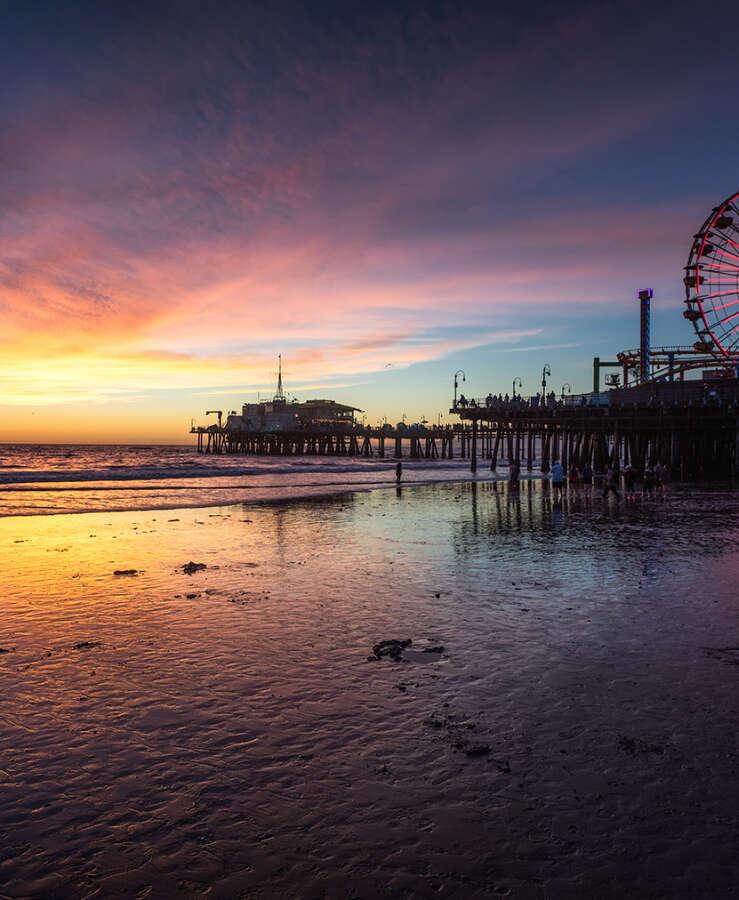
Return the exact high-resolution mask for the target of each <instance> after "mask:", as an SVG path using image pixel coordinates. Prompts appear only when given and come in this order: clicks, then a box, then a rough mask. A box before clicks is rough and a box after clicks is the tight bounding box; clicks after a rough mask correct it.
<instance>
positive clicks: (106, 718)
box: [0, 483, 739, 898]
mask: <svg viewBox="0 0 739 900" xmlns="http://www.w3.org/2000/svg"><path fill="white" fill-rule="evenodd" d="M191 561H192V562H195V563H198V564H204V565H205V568H198V569H196V570H195V571H191V572H188V573H186V572H184V571H183V565H185V564H187V563H188V562H191ZM131 570H135V574H133V573H132V572H131ZM0 571H2V587H3V591H2V608H3V616H2V620H1V623H0V648H2V650H3V651H5V652H0V838H1V839H2V840H1V841H0V885H2V887H1V888H0V895H2V896H4V897H13V898H18V897H28V896H33V897H47V898H53V897H88V896H89V897H92V896H125V897H143V896H147V895H148V896H151V897H169V896H182V897H188V896H189V897H199V896H204V895H206V894H207V896H209V897H242V896H243V897H326V898H334V897H336V898H342V897H380V896H383V897H384V896H391V897H500V896H511V897H541V898H545V897H580V896H582V897H593V896H597V897H623V896H634V897H662V896H664V897H719V896H720V897H729V896H736V895H737V884H738V881H737V879H738V878H739V854H738V853H737V849H738V848H737V834H738V833H739V829H738V828H737V826H738V825H739V822H738V818H739V814H738V812H737V803H736V784H737V774H738V773H737V763H738V761H739V747H738V746H737V737H736V735H737V724H736V723H737V721H738V720H739V718H738V715H737V714H738V713H739V603H737V599H736V598H737V589H736V584H737V579H738V578H739V494H737V493H730V492H728V491H719V490H716V491H703V490H697V489H691V490H687V489H685V490H681V489H674V490H673V491H672V493H671V495H670V497H669V499H668V500H667V502H665V503H651V504H650V503H639V504H634V505H631V506H626V505H625V504H623V503H622V504H621V505H620V506H619V505H617V504H616V503H615V501H614V500H610V501H609V502H608V503H604V502H603V501H602V500H601V499H600V498H599V497H598V498H594V499H593V501H592V503H590V504H587V503H585V501H584V500H583V499H582V497H579V498H578V499H574V500H567V501H565V503H564V504H562V505H560V506H557V505H553V504H552V502H551V498H550V497H549V494H548V493H547V491H546V490H545V489H543V488H542V486H541V485H540V484H533V485H531V486H530V487H529V486H528V485H527V486H526V487H525V488H524V489H523V490H522V492H521V494H520V496H519V497H515V498H514V497H510V496H509V495H508V494H507V492H506V490H505V488H504V487H503V486H502V485H495V484H491V483H486V484H478V485H471V484H464V485H430V486H419V487H411V488H404V489H403V490H402V491H401V493H400V494H399V495H398V494H396V492H395V490H389V491H388V490H378V491H373V492H370V493H360V494H347V495H342V496H338V497H324V498H319V499H313V500H303V501H293V502H290V503H285V504H270V505H258V504H257V505H249V506H229V507H221V508H215V509H214V508H209V509H197V510H177V511H176V512H174V513H172V514H168V513H166V512H165V513H162V512H161V511H157V512H136V513H129V512H125V513H111V512H107V513H97V514H79V515H75V516H48V517H47V516H34V517H28V518H6V519H2V520H0ZM116 571H117V572H120V573H128V574H118V575H116V574H114V572H116ZM408 639H410V640H411V641H412V644H410V645H407V646H405V647H398V648H397V649H396V650H395V652H392V653H386V652H385V650H386V649H387V645H386V647H385V648H383V647H379V649H378V650H377V652H374V650H373V648H378V645H380V643H381V642H382V641H387V640H398V641H405V640H408ZM442 648H443V649H442ZM426 651H428V652H426Z"/></svg>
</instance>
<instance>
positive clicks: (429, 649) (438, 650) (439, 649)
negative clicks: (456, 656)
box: [421, 645, 444, 653]
mask: <svg viewBox="0 0 739 900" xmlns="http://www.w3.org/2000/svg"><path fill="white" fill-rule="evenodd" d="M443 652H444V648H443V647H442V646H441V645H439V646H437V647H424V648H423V650H422V651H421V653H443Z"/></svg>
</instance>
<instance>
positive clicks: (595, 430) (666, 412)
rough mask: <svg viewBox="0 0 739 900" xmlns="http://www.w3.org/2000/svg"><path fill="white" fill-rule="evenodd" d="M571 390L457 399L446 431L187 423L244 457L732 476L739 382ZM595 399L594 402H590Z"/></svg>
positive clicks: (200, 438) (202, 443)
mask: <svg viewBox="0 0 739 900" xmlns="http://www.w3.org/2000/svg"><path fill="white" fill-rule="evenodd" d="M603 397H604V395H590V396H589V395H582V396H581V397H568V398H567V401H568V402H566V403H564V402H557V403H555V404H552V405H549V406H533V405H532V403H531V401H529V400H526V399H523V398H517V399H516V400H511V401H508V402H507V403H502V404H499V403H495V404H489V402H486V400H484V399H481V400H471V401H464V405H461V404H460V403H457V405H456V406H453V407H452V408H451V409H450V413H452V414H454V415H457V416H458V417H459V420H460V421H459V422H458V423H457V424H455V425H453V426H447V427H445V428H440V427H432V428H408V427H405V428H390V427H388V426H385V427H383V428H369V427H361V426H356V425H355V426H351V425H345V426H334V427H331V428H320V427H305V428H296V429H293V430H274V431H262V430H252V429H233V428H228V427H226V426H221V425H215V424H213V425H210V426H197V427H196V426H193V428H192V429H191V433H193V434H196V435H197V449H198V452H199V453H227V454H245V455H251V456H338V457H347V456H354V457H367V458H369V457H376V458H380V459H384V458H392V459H403V458H408V459H449V460H451V459H454V458H457V459H465V460H469V464H470V468H471V470H472V471H473V472H475V471H477V469H478V467H479V466H481V465H483V464H484V465H486V466H487V467H489V468H490V469H491V470H492V471H495V470H496V468H497V466H498V464H499V463H503V462H506V461H511V460H515V461H516V462H517V463H518V465H519V466H520V467H521V469H522V471H528V472H533V471H538V472H541V473H544V474H545V473H547V472H548V471H549V469H550V467H551V465H552V463H553V462H554V460H556V459H559V460H560V461H561V463H562V465H563V466H564V467H565V469H567V468H568V467H569V466H570V465H573V464H574V465H576V466H578V468H582V466H584V465H585V463H586V462H590V463H591V465H592V466H593V468H594V469H595V471H596V472H602V471H604V470H605V469H606V468H607V467H608V466H609V465H611V466H624V465H627V464H631V465H632V466H634V467H635V468H636V469H638V470H641V469H643V468H644V467H645V466H646V465H647V464H650V463H651V464H655V463H656V462H658V461H661V462H663V463H667V464H669V466H670V468H671V469H672V471H673V473H674V475H675V477H676V478H680V479H686V480H690V479H692V478H697V477H702V476H704V475H707V476H721V477H730V476H731V475H734V474H736V473H737V467H738V461H739V427H738V424H739V381H737V380H736V379H733V380H725V379H724V380H721V381H717V382H716V383H713V382H674V383H668V384H659V385H655V384H651V385H644V386H640V387H635V388H628V389H622V390H614V391H609V392H608V393H607V394H606V395H605V398H606V399H605V401H604V400H603ZM594 398H597V401H598V402H593V399H594Z"/></svg>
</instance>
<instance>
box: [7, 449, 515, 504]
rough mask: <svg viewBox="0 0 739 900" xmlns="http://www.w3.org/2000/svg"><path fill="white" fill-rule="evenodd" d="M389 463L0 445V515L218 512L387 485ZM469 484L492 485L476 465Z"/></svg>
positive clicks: (437, 472) (408, 467) (437, 471)
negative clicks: (473, 479)
mask: <svg viewBox="0 0 739 900" xmlns="http://www.w3.org/2000/svg"><path fill="white" fill-rule="evenodd" d="M395 464H396V461H395V460H394V459H392V458H390V457H387V458H385V459H379V458H377V457H376V456H375V457H370V458H358V457H345V458H337V457H325V456H324V457H309V456H300V457H264V456H262V457H249V456H225V455H223V456H220V455H211V454H198V453H197V452H196V450H195V447H194V446H192V445H172V446H138V445H134V444H120V445H101V444H97V445H95V444H86V445H82V444H5V445H0V516H18V515H53V514H59V513H81V512H106V511H113V510H136V509H177V508H181V507H195V506H197V507H200V506H221V505H224V504H229V503H241V502H249V501H265V500H287V499H292V498H300V497H309V496H315V495H318V494H326V493H333V492H335V491H342V490H348V489H350V490H353V491H361V490H369V489H372V488H377V487H378V486H382V485H383V484H386V485H388V486H391V485H394V484H395ZM505 471H506V470H505V467H503V472H505ZM469 477H470V472H469V461H468V460H463V459H459V458H457V459H454V460H438V459H437V460H424V459H419V460H410V459H407V458H406V459H404V460H403V482H404V483H413V484H428V483H434V482H449V481H460V480H467V479H468V478H469ZM476 477H477V480H490V479H491V478H494V477H496V476H495V473H491V472H490V470H489V468H488V467H486V466H485V464H484V461H482V460H481V461H480V468H479V470H478V475H477V476H476ZM498 477H500V475H498Z"/></svg>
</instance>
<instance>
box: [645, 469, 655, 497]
mask: <svg viewBox="0 0 739 900" xmlns="http://www.w3.org/2000/svg"><path fill="white" fill-rule="evenodd" d="M653 495H654V469H653V468H652V467H651V466H650V465H648V464H647V466H646V468H645V469H644V496H645V497H649V499H650V500H651V499H652V496H653Z"/></svg>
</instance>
